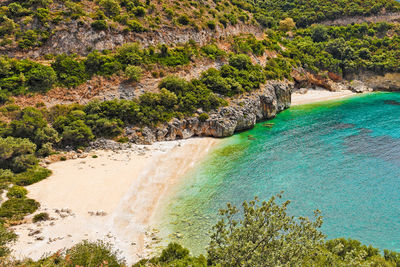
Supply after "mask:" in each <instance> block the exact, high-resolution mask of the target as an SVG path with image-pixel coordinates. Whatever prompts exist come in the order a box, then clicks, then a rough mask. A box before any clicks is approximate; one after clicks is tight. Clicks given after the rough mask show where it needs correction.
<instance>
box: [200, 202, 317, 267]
mask: <svg viewBox="0 0 400 267" xmlns="http://www.w3.org/2000/svg"><path fill="white" fill-rule="evenodd" d="M279 198H281V196H280V195H278V196H277V197H272V198H271V199H270V200H269V201H263V202H262V203H260V201H259V200H258V199H257V198H256V199H255V200H253V201H250V202H246V201H245V202H243V204H242V207H243V211H242V213H241V212H240V211H239V209H238V208H236V207H235V206H233V205H231V204H228V205H227V208H226V209H223V210H221V211H220V214H221V215H222V217H223V218H222V219H221V220H220V221H219V222H218V223H217V224H216V225H215V226H214V227H213V230H214V232H213V234H212V235H211V241H210V245H209V247H208V248H207V252H208V261H209V263H211V264H216V265H218V264H220V265H222V266H293V265H302V263H303V262H305V260H306V259H307V257H309V256H311V255H312V254H313V253H315V252H317V251H318V247H319V246H321V245H322V244H323V238H324V235H323V234H322V233H321V232H320V231H319V230H318V229H319V228H320V227H321V225H322V218H321V216H320V213H319V211H315V218H314V219H315V220H314V221H310V220H309V219H308V218H304V217H299V218H294V217H292V216H289V215H288V214H287V213H286V210H287V206H288V205H289V203H290V202H289V201H286V202H284V203H282V204H280V205H279V204H277V203H276V199H279ZM241 214H242V215H241Z"/></svg>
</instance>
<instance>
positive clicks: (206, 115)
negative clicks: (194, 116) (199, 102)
mask: <svg viewBox="0 0 400 267" xmlns="http://www.w3.org/2000/svg"><path fill="white" fill-rule="evenodd" d="M209 117H210V116H208V114H207V113H201V114H200V115H199V121H201V122H205V121H206V120H208V118H209Z"/></svg>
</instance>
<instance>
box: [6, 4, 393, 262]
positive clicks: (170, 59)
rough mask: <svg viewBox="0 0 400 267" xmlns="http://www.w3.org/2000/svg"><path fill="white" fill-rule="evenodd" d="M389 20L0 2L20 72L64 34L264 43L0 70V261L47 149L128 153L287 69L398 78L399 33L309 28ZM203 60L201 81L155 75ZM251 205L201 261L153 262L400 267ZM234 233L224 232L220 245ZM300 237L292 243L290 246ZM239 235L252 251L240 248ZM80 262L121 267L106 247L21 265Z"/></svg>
mask: <svg viewBox="0 0 400 267" xmlns="http://www.w3.org/2000/svg"><path fill="white" fill-rule="evenodd" d="M399 11H400V4H399V3H398V2H396V1H395V0H357V1H351V0H340V1H330V0H318V1H304V0H280V1H278V0H256V1H253V0H251V1H250V0H213V1H211V0H204V1H186V0H185V1H169V0H146V1H144V0H99V1H91V0H29V1H27V0H17V1H1V3H0V49H1V51H5V52H6V51H7V52H10V51H11V53H10V54H14V52H16V53H17V54H18V53H21V54H20V55H22V58H23V57H25V55H24V53H27V52H29V51H34V50H35V49H38V47H42V46H44V45H45V44H48V45H51V44H49V43H46V42H48V40H50V39H51V38H52V37H54V36H55V35H56V34H57V32H58V31H60V30H65V28H67V29H69V28H71V29H79V30H80V31H83V32H86V33H89V34H100V33H101V32H107V34H111V35H112V34H115V33H118V34H122V35H124V36H126V35H129V34H131V33H138V34H141V33H142V34H143V33H144V34H146V32H151V31H154V32H156V31H159V30H167V31H168V30H172V31H179V30H181V29H191V30H195V31H199V30H201V29H205V30H207V31H209V32H210V31H211V32H213V31H218V30H220V31H221V30H224V29H223V28H226V27H228V26H230V25H237V24H248V25H260V26H261V27H263V29H264V30H265V35H264V36H263V37H262V38H256V37H254V36H251V35H238V36H234V37H231V38H226V39H223V40H214V41H213V42H211V43H210V44H207V45H205V46H202V47H200V46H199V45H197V44H196V43H195V42H194V41H189V42H188V43H186V44H175V46H167V45H165V44H162V45H161V44H158V45H154V46H148V47H146V48H144V47H141V46H140V45H139V44H137V43H128V44H125V45H123V46H121V47H118V48H116V49H115V50H113V51H108V50H104V51H97V50H94V49H93V48H92V47H87V48H86V52H85V53H81V54H84V56H83V55H76V54H73V53H69V54H48V55H45V56H44V58H40V60H37V61H33V60H29V59H16V58H10V57H7V56H0V105H2V106H1V108H0V195H1V193H3V191H6V192H7V194H6V197H7V200H5V201H2V202H1V206H0V257H2V256H4V255H5V254H7V253H8V250H7V248H6V247H5V244H6V243H7V242H9V241H12V240H14V239H15V238H16V237H15V235H14V234H13V233H12V232H9V231H8V230H7V229H6V227H5V226H7V225H9V224H10V223H12V222H13V221H16V220H21V219H23V217H24V216H26V215H27V214H31V213H34V212H35V211H36V210H37V209H38V207H39V203H37V202H36V201H34V200H33V199H29V198H28V197H27V196H26V195H27V190H26V189H25V188H24V187H23V186H26V185H30V184H33V183H35V182H38V181H40V180H42V179H45V178H46V177H47V176H48V175H49V174H50V171H48V170H47V169H45V168H43V167H41V166H39V164H38V162H39V158H40V157H44V156H48V155H50V154H52V153H55V150H56V149H63V148H65V147H73V148H78V147H83V146H87V145H88V144H89V143H90V142H91V141H93V140H94V139H96V138H98V137H106V138H113V139H114V140H118V141H121V142H122V141H124V142H125V141H127V140H128V139H127V137H126V136H125V135H124V133H125V129H126V127H130V126H136V127H145V126H150V127H152V126H156V125H158V124H160V123H164V122H168V121H170V120H171V119H172V118H183V117H187V116H193V115H195V116H198V118H199V120H200V121H206V120H207V119H208V118H209V116H208V114H207V112H209V111H211V110H214V109H216V108H218V107H220V106H223V105H226V104H227V103H228V102H227V101H226V100H227V98H229V97H232V96H235V95H239V94H242V93H245V92H250V91H253V90H257V89H259V88H260V86H262V84H263V83H265V82H266V81H267V80H285V79H288V80H290V79H292V74H293V70H294V69H298V68H302V69H304V70H305V71H308V72H311V73H313V74H320V75H322V76H325V74H326V73H327V72H331V73H334V74H336V76H338V77H346V76H348V75H351V74H357V73H359V72H362V71H372V72H375V73H379V74H384V73H388V72H399V71H400V37H399V34H400V27H399V24H389V23H385V22H383V23H370V24H367V23H363V24H352V25H347V26H323V25H315V23H320V22H323V21H326V20H335V19H338V18H343V17H354V16H371V15H379V14H387V13H388V12H399ZM4 54H6V53H4ZM265 54H267V55H268V56H267V57H266V59H265V60H264V61H265V62H263V64H262V65H260V64H255V63H254V62H256V60H260V58H263V56H264V55H265ZM205 59H207V60H214V61H215V60H218V61H220V62H222V63H223V65H222V66H221V67H220V68H218V69H216V68H211V69H208V70H206V71H203V72H202V73H201V75H200V76H199V77H198V78H196V79H192V80H185V79H182V78H179V77H176V76H173V75H166V73H167V74H168V73H171V72H174V71H175V70H176V69H178V67H180V68H181V69H183V67H184V66H188V67H190V66H192V65H195V64H197V63H198V62H199V61H202V60H205ZM252 59H253V60H252ZM261 61H263V60H260V62H261ZM149 74H151V76H152V77H153V78H163V79H162V80H161V82H160V83H159V86H158V87H159V88H158V89H159V90H158V91H157V92H152V93H150V92H147V93H144V94H142V95H141V96H140V97H138V98H137V99H132V100H112V101H104V102H100V101H92V102H90V103H88V104H86V105H79V104H72V105H55V106H52V107H49V108H46V107H45V106H44V104H38V105H37V106H36V107H25V108H21V107H19V106H16V105H14V104H13V96H19V95H27V96H29V95H34V94H45V93H46V92H48V91H49V90H51V89H52V88H54V87H56V86H58V87H64V88H68V90H74V88H75V87H77V86H81V85H82V84H85V83H86V82H87V81H89V80H90V79H92V78H93V77H94V76H103V77H106V78H108V77H110V76H114V77H120V79H121V80H124V81H129V82H130V83H132V84H135V83H139V82H140V81H141V80H142V78H143V76H144V75H149ZM0 200H1V199H0ZM256 203H257V202H250V203H245V204H244V214H246V215H248V216H249V217H250V218H251V219H254V221H251V222H249V221H246V218H245V219H242V220H239V221H236V219H235V220H234V219H233V218H234V217H236V216H238V214H237V209H236V208H235V207H228V209H227V210H225V211H223V212H222V213H223V215H224V216H226V219H228V220H227V221H229V222H237V224H236V223H235V224H232V223H231V224H226V222H227V221H221V222H219V223H218V224H217V225H216V227H215V233H214V234H213V235H212V236H211V239H212V242H211V243H210V246H209V249H208V254H207V257H203V256H200V257H191V256H190V253H189V251H188V250H186V249H184V248H182V247H180V246H179V245H178V244H171V245H169V246H168V248H167V249H166V250H164V251H163V252H162V254H161V256H160V257H155V258H153V259H150V262H152V263H154V264H156V265H160V266H170V265H173V266H176V265H177V266H182V265H183V266H186V265H190V264H191V265H195V266H206V265H207V264H208V265H218V264H220V265H222V266H227V265H245V266H251V265H258V263H259V265H262V264H265V263H268V265H277V264H281V265H291V264H293V263H296V264H297V263H298V262H303V263H304V264H305V265H317V266H321V265H323V266H325V265H333V266H344V265H355V266H357V265H364V264H365V265H384V266H396V265H397V266H400V255H399V254H398V253H394V252H389V251H384V255H383V256H382V255H381V254H379V252H378V250H377V249H374V248H371V247H366V246H363V245H361V244H360V243H359V242H358V241H354V240H345V239H338V240H332V241H325V240H324V238H323V236H322V235H321V233H320V232H319V231H318V228H319V227H320V224H321V221H320V218H319V217H317V218H316V221H314V222H309V221H308V220H306V219H299V220H298V221H296V220H293V218H289V217H287V215H286V213H285V209H286V205H287V203H285V204H283V205H282V206H278V205H276V204H275V202H274V200H273V199H272V200H271V201H269V202H266V203H262V204H261V206H257V205H256ZM275 213H278V214H279V216H280V218H285V219H286V220H285V221H279V220H278V221H275V222H274V223H275V224H274V225H266V226H265V225H262V224H261V223H260V222H263V221H265V220H266V218H270V217H271V216H272V217H273V216H275V215H276V214H275ZM46 216H48V214H47V215H46V214H44V213H41V214H37V215H36V216H35V217H34V220H35V221H36V220H37V221H40V220H43V219H46ZM252 216H254V217H252ZM247 219H248V218H247ZM260 226H261V227H260ZM264 226H265V227H266V228H265V227H264ZM272 226H274V227H275V228H274V230H276V229H290V230H291V231H293V233H295V234H294V235H292V236H287V235H281V234H282V233H281V232H279V231H278V232H272V234H268V236H265V233H266V232H268V231H269V230H270V229H269V228H268V227H272ZM228 228H229V231H228V230H227V229H228ZM232 229H233V230H234V231H233V232H230V231H232ZM299 229H301V235H300V234H299V233H298V232H296V231H299ZM233 233H234V234H233ZM269 233H271V232H269ZM274 234H275V235H274ZM249 235H253V236H254V237H255V239H252V240H251V242H249V243H245V244H243V240H246V238H247V237H248V236H249ZM271 236H273V237H274V238H275V239H277V240H280V241H282V242H280V243H279V242H277V243H273V244H272V243H265V242H266V240H264V239H263V238H270V237H271ZM256 237H257V238H256ZM305 237H306V238H307V240H306V241H304V238H305ZM254 240H257V241H259V243H254V242H255V241H254ZM252 242H253V243H252ZM263 242H264V243H263ZM255 244H257V245H256V246H254V245H255ZM299 251H300V252H301V253H299ZM279 253H281V254H279ZM66 255H68V257H67V256H66ZM232 255H237V256H235V257H233V256H232ZM266 255H268V257H266ZM289 255H290V256H289ZM88 260H89V261H90V264H94V265H96V264H97V265H100V264H102V262H103V261H104V260H106V261H107V262H108V263H109V265H110V266H118V265H120V264H123V262H122V261H121V259H119V258H118V257H117V256H116V254H114V253H113V252H112V251H111V248H110V246H109V245H107V244H104V243H88V242H84V243H82V244H79V245H77V246H75V247H74V248H72V249H70V250H68V251H66V253H64V254H59V255H55V256H53V257H50V258H46V259H43V260H42V261H40V262H39V263H34V262H29V263H27V264H28V265H32V266H38V265H47V264H49V265H51V264H61V265H66V266H75V265H83V266H85V265H87V264H88ZM261 263H262V264H261ZM138 265H141V263H139V264H138Z"/></svg>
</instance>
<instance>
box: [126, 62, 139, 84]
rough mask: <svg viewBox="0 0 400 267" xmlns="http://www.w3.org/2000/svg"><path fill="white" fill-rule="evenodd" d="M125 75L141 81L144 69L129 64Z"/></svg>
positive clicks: (135, 80)
mask: <svg viewBox="0 0 400 267" xmlns="http://www.w3.org/2000/svg"><path fill="white" fill-rule="evenodd" d="M125 75H126V76H127V77H128V78H129V80H131V81H133V82H139V81H140V79H141V78H142V69H141V68H140V67H138V66H133V65H129V66H127V67H126V69H125Z"/></svg>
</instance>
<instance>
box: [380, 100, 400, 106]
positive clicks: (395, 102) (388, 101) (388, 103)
mask: <svg viewBox="0 0 400 267" xmlns="http://www.w3.org/2000/svg"><path fill="white" fill-rule="evenodd" d="M383 102H384V103H385V104H387V105H393V106H400V102H398V101H396V100H385V101H383Z"/></svg>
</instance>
